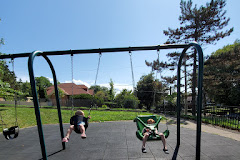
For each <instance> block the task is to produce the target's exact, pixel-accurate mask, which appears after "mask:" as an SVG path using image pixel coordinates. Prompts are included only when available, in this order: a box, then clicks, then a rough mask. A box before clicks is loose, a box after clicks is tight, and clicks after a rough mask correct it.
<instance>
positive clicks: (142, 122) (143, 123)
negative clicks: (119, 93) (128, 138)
mask: <svg viewBox="0 0 240 160" xmlns="http://www.w3.org/2000/svg"><path fill="white" fill-rule="evenodd" d="M150 118H151V119H153V120H154V121H155V123H154V124H147V120H148V119H150ZM161 119H162V117H161V116H160V117H159V118H157V116H156V115H139V116H137V117H136V118H135V119H134V120H133V121H134V122H136V125H137V131H136V136H137V138H138V139H140V140H142V139H143V133H142V131H143V129H144V128H145V127H146V128H149V129H151V130H152V131H153V132H154V130H155V128H157V130H158V124H159V123H160V121H161ZM163 134H164V136H165V138H167V137H168V136H169V134H170V131H169V130H168V129H167V130H165V131H164V132H163ZM148 140H161V136H159V135H155V134H151V135H150V136H149V137H148Z"/></svg>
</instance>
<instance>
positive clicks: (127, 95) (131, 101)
mask: <svg viewBox="0 0 240 160" xmlns="http://www.w3.org/2000/svg"><path fill="white" fill-rule="evenodd" d="M115 102H116V103H117V106H120V107H121V108H137V106H138V104H139V100H138V98H137V97H136V96H135V95H134V94H133V93H132V91H128V90H127V89H123V90H122V91H121V92H120V93H119V94H117V95H116V98H115Z"/></svg>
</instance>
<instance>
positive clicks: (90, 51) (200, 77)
mask: <svg viewBox="0 0 240 160" xmlns="http://www.w3.org/2000/svg"><path fill="white" fill-rule="evenodd" d="M190 47H194V48H195V49H196V51H197V54H198V62H199V64H198V67H199V68H198V94H197V95H198V98H197V130H196V132H197V138H196V159H197V160H199V159H200V149H201V112H202V83H203V52H202V48H201V46H200V45H199V44H197V43H196V42H193V43H189V44H164V45H157V46H142V47H125V48H104V49H87V50H65V51H46V52H41V51H35V52H33V53H20V54H9V55H0V59H6V58H19V57H29V59H28V70H29V77H30V82H31V87H32V92H33V101H34V108H35V115H36V120H37V126H38V133H39V139H40V144H41V150H42V156H43V159H44V160H47V152H46V147H45V141H44V134H43V129H42V122H41V116H40V110H39V102H38V96H37V90H36V83H35V77H34V70H33V61H34V58H35V57H36V56H43V57H44V58H45V60H46V61H47V62H48V64H49V66H50V68H51V71H52V74H53V79H54V87H55V96H56V102H57V110H58V117H59V126H60V131H61V139H62V138H63V137H64V135H63V126H62V117H61V107H60V101H59V94H58V88H57V79H56V74H55V70H54V68H53V65H52V63H51V61H50V60H49V59H48V57H47V56H50V55H66V54H93V53H109V52H133V51H140V50H141V51H148V50H161V49H183V51H182V53H181V56H180V58H179V62H178V71H177V147H179V146H180V112H181V104H180V98H181V97H180V93H181V91H180V77H181V76H180V71H181V65H182V59H183V57H184V56H185V54H186V51H187V50H188V49H189V48H190ZM62 147H63V149H65V143H62Z"/></svg>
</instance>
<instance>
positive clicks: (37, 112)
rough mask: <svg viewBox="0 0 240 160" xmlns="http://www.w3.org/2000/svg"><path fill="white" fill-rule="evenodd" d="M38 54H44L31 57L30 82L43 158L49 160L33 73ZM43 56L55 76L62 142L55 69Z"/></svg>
mask: <svg viewBox="0 0 240 160" xmlns="http://www.w3.org/2000/svg"><path fill="white" fill-rule="evenodd" d="M38 54H42V52H40V51H35V52H33V53H32V54H31V55H29V59H28V69H29V76H30V82H31V86H32V92H33V101H34V108H35V115H36V119H37V126H38V133H39V138H40V144H41V149H42V156H43V159H44V160H45V159H46V160H47V153H46V147H45V142H44V135H43V129H42V122H41V116H40V110H39V102H38V97H37V90H36V82H35V77H34V72H33V61H34V58H35V56H37V55H38ZM42 56H43V57H44V58H45V60H46V61H47V62H48V64H49V66H50V68H51V71H52V74H53V80H54V88H55V97H56V102H57V110H58V119H59V127H60V133H61V140H62V138H63V137H64V132H63V124H62V114H61V107H60V100H59V94H58V87H57V78H56V73H55V70H54V67H53V65H52V63H51V61H50V59H49V58H48V57H47V56H46V55H42ZM62 148H63V149H65V143H63V142H62Z"/></svg>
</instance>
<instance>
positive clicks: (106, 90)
mask: <svg viewBox="0 0 240 160" xmlns="http://www.w3.org/2000/svg"><path fill="white" fill-rule="evenodd" d="M89 89H93V90H94V94H96V93H97V92H98V91H103V92H106V93H107V92H108V88H107V87H102V86H99V85H94V86H91V87H90V88H89Z"/></svg>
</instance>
